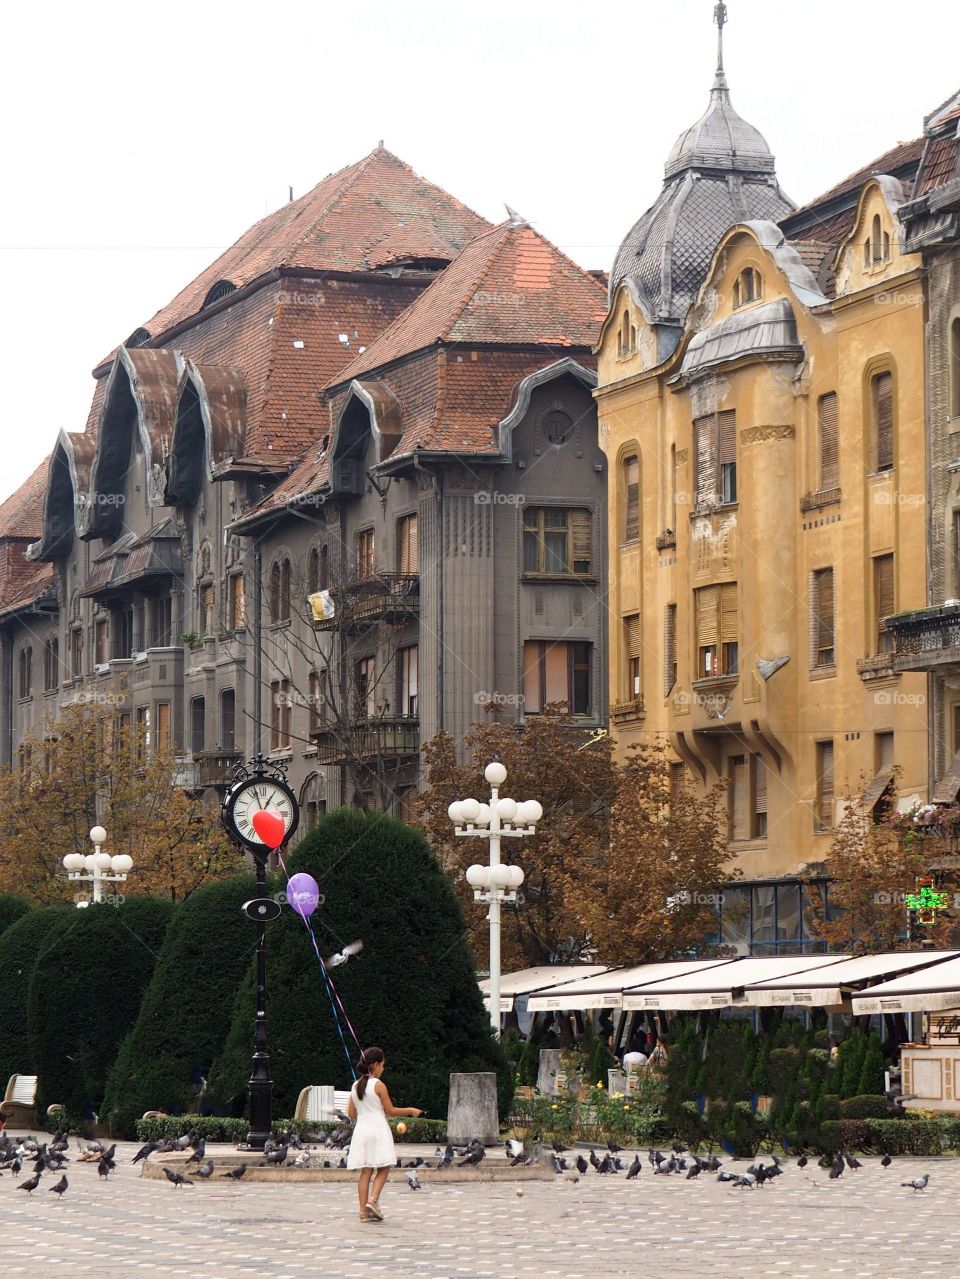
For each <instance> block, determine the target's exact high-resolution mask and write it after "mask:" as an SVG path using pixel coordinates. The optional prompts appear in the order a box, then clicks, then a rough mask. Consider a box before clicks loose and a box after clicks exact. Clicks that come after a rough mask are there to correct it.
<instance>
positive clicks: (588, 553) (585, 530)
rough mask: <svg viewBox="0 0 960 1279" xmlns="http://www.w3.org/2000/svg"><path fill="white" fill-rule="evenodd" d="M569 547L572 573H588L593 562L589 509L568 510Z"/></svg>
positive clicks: (591, 523) (591, 520)
mask: <svg viewBox="0 0 960 1279" xmlns="http://www.w3.org/2000/svg"><path fill="white" fill-rule="evenodd" d="M569 521H570V522H569V528H570V547H571V551H572V555H571V561H572V564H573V571H574V573H589V572H590V569H591V566H592V563H593V537H592V532H593V518H592V516H591V514H590V512H589V511H570V512H569Z"/></svg>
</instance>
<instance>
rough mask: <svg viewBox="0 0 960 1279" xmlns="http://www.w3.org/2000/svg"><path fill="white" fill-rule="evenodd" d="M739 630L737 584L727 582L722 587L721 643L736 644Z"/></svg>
mask: <svg viewBox="0 0 960 1279" xmlns="http://www.w3.org/2000/svg"><path fill="white" fill-rule="evenodd" d="M738 631H739V627H738V625H737V584H736V582H727V583H725V585H723V586H721V587H720V643H721V644H736V642H737V635H738Z"/></svg>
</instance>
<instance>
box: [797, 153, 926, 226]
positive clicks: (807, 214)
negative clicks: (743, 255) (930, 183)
mask: <svg viewBox="0 0 960 1279" xmlns="http://www.w3.org/2000/svg"><path fill="white" fill-rule="evenodd" d="M922 151H923V138H914V139H913V141H911V142H898V143H897V145H896V146H895V147H891V149H890V150H889V151H885V152H884V153H883V155H879V156H877V158H876V159H875V160H872V161H871V162H870V163H869V164H865V165H864V166H863V167H862V168H860V169H857V170H856V172H855V173H851V174H849V175H848V176H847V177H845V178H844V179H843V181H842V182H838V183H837V184H836V185H835V186H832V187H830V189H829V190H828V191H824V192H823V193H822V194H821V195H818V196H817V198H816V199H815V200H811V201H810V202H809V203H808V204H805V205H803V206H802V207H801V208H799V209H795V210H794V211H793V213H790V214H788V215H787V217H785V218H782V219H781V220H780V226H781V227H782V229H783V233H784V235H786V237H787V239H788V240H821V241H827V242H829V243H831V244H839V243H840V241H841V240H842V239H844V237H845V236H846V235H847V234H848V232H849V231H850V230H851V228H852V227H853V222H854V218H855V216H856V207H857V201H858V199H859V196H860V188H861V187H862V186H863V184H864V183H865V182H868V181H869V180H870V178H872V177H875V176H876V175H877V174H880V173H886V174H889V175H890V176H892V177H895V178H899V179H900V181H901V182H903V184H904V186H905V188H906V189H907V192H908V194H909V188H910V183H911V182H912V180H913V178H914V176H915V175H916V171H917V165H918V164H919V163H920V155H921V152H922Z"/></svg>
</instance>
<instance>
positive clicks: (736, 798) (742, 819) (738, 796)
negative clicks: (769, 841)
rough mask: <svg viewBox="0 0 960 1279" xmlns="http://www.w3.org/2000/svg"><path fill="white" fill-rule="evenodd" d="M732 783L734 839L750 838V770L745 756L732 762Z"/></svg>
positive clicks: (731, 798) (733, 759)
mask: <svg viewBox="0 0 960 1279" xmlns="http://www.w3.org/2000/svg"><path fill="white" fill-rule="evenodd" d="M730 763H731V765H732V767H731V770H730V781H731V783H732V789H733V794H732V795H731V797H730V801H731V803H730V807H731V815H732V818H733V830H732V831H731V836H732V838H733V839H749V838H750V807H749V806H750V770H749V769H748V767H747V761H746V757H745V756H744V755H735V756H734V757H733V758H732V759H731V761H730Z"/></svg>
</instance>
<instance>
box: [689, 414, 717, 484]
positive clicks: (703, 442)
mask: <svg viewBox="0 0 960 1279" xmlns="http://www.w3.org/2000/svg"><path fill="white" fill-rule="evenodd" d="M693 436H694V452H695V454H696V464H697V506H708V505H709V504H710V503H711V502H714V501H716V497H717V433H716V419H715V418H714V417H713V416H711V417H701V418H697V420H696V421H695V422H694V424H693Z"/></svg>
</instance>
